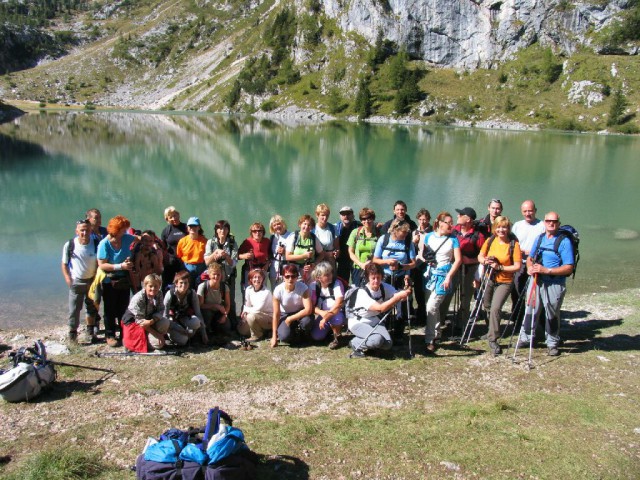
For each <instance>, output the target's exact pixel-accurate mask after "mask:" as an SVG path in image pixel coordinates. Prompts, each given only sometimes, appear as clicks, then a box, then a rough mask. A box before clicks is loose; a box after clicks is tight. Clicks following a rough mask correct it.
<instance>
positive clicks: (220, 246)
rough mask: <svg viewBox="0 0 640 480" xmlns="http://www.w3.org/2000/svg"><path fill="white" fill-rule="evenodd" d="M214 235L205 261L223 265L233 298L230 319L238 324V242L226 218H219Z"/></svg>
mask: <svg viewBox="0 0 640 480" xmlns="http://www.w3.org/2000/svg"><path fill="white" fill-rule="evenodd" d="M213 230H214V235H213V237H211V238H210V239H209V240H208V241H207V244H206V245H205V249H204V262H205V263H206V264H207V266H209V265H211V263H213V262H217V263H219V264H220V265H221V266H222V267H223V270H222V272H223V276H222V281H223V282H224V283H226V285H227V287H229V295H230V299H231V310H229V320H230V321H231V325H232V326H233V325H235V324H236V277H237V268H236V264H237V263H238V244H237V243H236V239H235V237H234V236H233V235H232V234H231V225H230V224H229V222H228V221H226V220H218V221H217V222H216V224H215V226H214V227H213Z"/></svg>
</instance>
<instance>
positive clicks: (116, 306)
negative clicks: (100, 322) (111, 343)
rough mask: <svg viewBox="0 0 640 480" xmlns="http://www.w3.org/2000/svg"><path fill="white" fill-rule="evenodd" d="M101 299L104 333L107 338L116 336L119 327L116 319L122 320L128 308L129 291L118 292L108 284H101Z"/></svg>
mask: <svg viewBox="0 0 640 480" xmlns="http://www.w3.org/2000/svg"><path fill="white" fill-rule="evenodd" d="M102 298H103V300H104V331H105V336H106V337H107V338H113V337H115V336H116V331H117V330H120V327H119V326H118V325H117V323H116V319H118V320H122V317H123V316H124V313H125V312H126V311H127V307H128V306H129V289H126V290H118V289H115V288H113V286H112V285H111V284H110V283H103V284H102Z"/></svg>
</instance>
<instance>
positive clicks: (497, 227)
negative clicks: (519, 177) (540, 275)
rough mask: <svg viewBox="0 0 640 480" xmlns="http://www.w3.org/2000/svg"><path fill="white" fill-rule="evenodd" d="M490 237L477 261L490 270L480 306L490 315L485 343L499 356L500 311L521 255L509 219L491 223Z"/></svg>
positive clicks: (518, 267) (500, 219) (519, 263)
mask: <svg viewBox="0 0 640 480" xmlns="http://www.w3.org/2000/svg"><path fill="white" fill-rule="evenodd" d="M491 230H492V232H493V234H492V235H491V236H490V237H489V238H488V239H487V241H486V242H484V245H483V246H482V249H481V250H480V254H479V255H478V260H479V261H480V264H482V265H484V268H485V269H487V268H492V269H493V271H492V274H491V276H490V277H489V279H488V281H487V284H486V287H485V290H484V297H483V299H482V300H483V307H484V309H485V311H487V312H489V332H488V333H487V340H488V342H489V349H490V350H491V353H492V354H493V355H499V354H500V353H502V348H501V347H500V345H499V344H498V339H499V338H500V312H501V310H502V306H503V305H504V303H505V302H506V301H507V298H509V292H510V291H511V288H512V285H513V277H514V275H515V273H516V272H517V271H518V270H519V269H520V265H521V264H522V255H521V253H520V244H519V243H518V239H517V238H516V237H515V235H513V234H512V233H511V220H509V218H508V217H502V216H499V217H497V218H496V219H495V221H494V222H493V227H492V229H491Z"/></svg>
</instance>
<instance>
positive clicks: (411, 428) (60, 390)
mask: <svg viewBox="0 0 640 480" xmlns="http://www.w3.org/2000/svg"><path fill="white" fill-rule="evenodd" d="M639 307H640V290H636V289H634V290H627V291H624V292H619V293H612V294H598V295H595V294H594V295H581V296H571V295H570V296H569V297H568V298H567V300H566V301H565V308H564V312H563V318H564V323H563V329H562V334H563V338H564V339H565V343H564V345H563V347H562V349H561V351H562V355H561V356H560V357H555V358H553V357H547V356H546V349H545V348H542V347H541V348H537V349H536V350H535V351H534V357H533V368H532V369H531V370H529V369H528V368H527V366H526V361H525V355H524V353H522V354H519V355H518V358H517V361H516V362H513V361H512V355H513V349H511V350H509V351H507V352H506V354H504V355H502V356H500V357H497V358H493V357H491V356H489V355H488V354H487V353H486V345H485V342H481V341H479V340H478V341H475V342H472V343H471V344H470V346H469V348H466V349H460V348H456V346H455V345H453V344H444V346H443V348H442V349H440V350H439V351H438V355H437V356H436V357H425V356H424V355H422V354H421V353H422V352H423V351H424V347H423V345H422V343H421V342H422V340H423V338H422V336H421V332H420V331H419V330H418V329H414V331H413V332H412V333H413V345H414V349H415V350H417V353H418V355H417V356H416V357H415V358H414V359H412V360H409V359H408V358H407V344H406V342H405V344H404V345H402V346H399V347H398V348H395V349H394V351H393V356H392V357H391V358H385V359H381V358H367V359H363V360H355V359H349V358H348V357H347V354H348V350H347V349H346V348H342V349H339V350H336V351H330V350H328V349H327V347H326V346H324V345H323V346H310V347H307V348H289V347H278V348H276V349H270V348H269V347H268V344H267V342H260V343H259V346H258V348H257V349H255V350H253V351H248V352H246V351H240V350H227V349H216V350H192V351H188V352H186V353H185V354H184V355H182V356H161V357H119V358H118V357H115V358H114V357H111V358H98V357H96V356H95V355H92V354H93V353H94V352H95V351H96V350H103V349H105V348H106V347H104V345H98V346H96V345H94V346H79V347H74V348H72V352H71V355H65V356H58V357H56V358H55V359H56V360H58V361H62V362H67V363H76V364H82V365H86V366H93V367H100V368H111V369H113V371H114V373H113V374H105V373H103V372H97V371H91V370H86V369H80V368H75V367H58V374H59V376H58V381H57V382H56V383H55V385H54V387H53V388H52V389H51V390H50V391H48V392H47V393H45V394H44V395H42V396H41V397H40V398H39V399H38V401H36V402H33V403H22V404H8V403H2V404H0V422H1V424H2V425H3V426H4V428H2V429H0V452H3V453H2V455H7V457H5V458H4V462H5V463H4V464H3V465H2V466H0V477H2V478H8V479H28V478H34V479H35V478H47V479H51V478H99V479H124V478H133V477H134V474H133V473H132V472H130V471H128V467H129V466H130V465H132V464H133V463H134V461H135V458H136V456H137V455H138V454H139V452H140V451H141V449H142V447H143V446H144V443H145V440H146V438H147V437H148V436H157V435H159V434H160V433H161V432H162V431H163V430H165V429H167V428H169V427H180V428H186V427H188V426H199V425H201V424H203V423H204V418H205V415H206V412H207V409H208V408H210V407H212V406H214V405H219V406H220V407H222V408H223V409H225V410H226V411H227V412H229V413H230V414H231V415H232V416H233V417H234V419H235V421H236V422H235V424H236V426H238V427H239V428H241V429H242V430H243V431H244V433H245V436H246V438H247V440H248V443H249V446H250V447H251V448H252V449H253V450H254V451H256V452H257V453H259V454H260V455H261V456H262V459H263V460H262V462H261V464H260V465H259V470H258V471H259V477H258V478H260V479H287V478H292V479H293V478H299V479H304V478H312V479H341V478H344V479H347V478H361V479H373V478H376V479H423V478H443V479H446V478H456V479H467V478H469V479H474V478H491V479H493V478H495V479H513V478H549V479H551V478H554V479H555V478H581V479H592V478H593V479H596V478H598V479H608V478H611V479H614V478H615V479H619V478H629V479H631V478H638V477H640V408H639V405H638V399H639V398H640V381H639V380H640V378H639V377H640V375H639V373H638V372H639V371H640V370H639V367H640V328H639V327H640V314H639V313H638V312H639V311H640V308H639ZM478 333H481V332H480V331H479V332H478ZM17 334H23V335H26V336H27V339H26V340H22V344H27V343H30V342H32V341H33V340H34V339H35V338H38V337H45V338H48V339H50V340H59V337H60V336H62V335H63V334H64V329H62V328H59V329H56V330H51V331H49V332H47V333H46V334H44V335H43V333H42V332H39V333H37V332H26V331H15V330H14V331H4V332H0V343H1V344H3V345H7V346H13V345H14V343H16V342H12V339H14V338H15V337H16V335H17ZM507 344H508V339H507V340H505V341H503V346H505V347H506V345H507ZM6 353H7V350H6V349H5V350H4V352H3V355H6ZM198 374H202V375H205V376H206V377H207V379H208V382H206V383H203V384H198V383H197V382H196V381H193V380H192V378H193V377H194V376H195V375H198ZM78 472H80V473H78ZM82 472H84V473H85V475H82V474H81V473H82ZM74 475H75V476H74Z"/></svg>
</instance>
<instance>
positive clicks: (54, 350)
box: [44, 342, 71, 355]
mask: <svg viewBox="0 0 640 480" xmlns="http://www.w3.org/2000/svg"><path fill="white" fill-rule="evenodd" d="M44 346H45V347H46V348H47V353H51V354H53V355H69V353H71V352H70V351H69V348H68V347H67V346H66V345H64V344H63V343H59V342H45V343H44Z"/></svg>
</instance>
